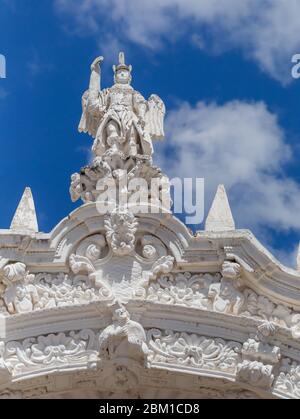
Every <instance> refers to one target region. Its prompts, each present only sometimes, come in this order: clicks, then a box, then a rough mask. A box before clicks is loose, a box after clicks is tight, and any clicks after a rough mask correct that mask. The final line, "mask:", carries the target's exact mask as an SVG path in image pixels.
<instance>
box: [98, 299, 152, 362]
mask: <svg viewBox="0 0 300 419" xmlns="http://www.w3.org/2000/svg"><path fill="white" fill-rule="evenodd" d="M112 320H113V323H112V324H111V325H110V326H108V327H107V328H106V329H104V330H103V332H102V333H101V334H100V337H99V353H100V357H101V358H102V359H105V360H109V361H114V360H116V359H118V358H123V357H125V358H128V359H132V360H133V361H135V362H140V363H143V364H145V363H146V360H147V355H148V347H147V344H146V334H145V331H144V329H143V327H142V326H141V325H140V324H139V323H137V322H135V321H133V320H131V319H130V315H129V313H128V311H127V310H126V309H125V307H124V306H122V305H121V304H116V306H115V308H114V311H113V317H112Z"/></svg>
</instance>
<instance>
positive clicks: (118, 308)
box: [112, 301, 130, 322]
mask: <svg viewBox="0 0 300 419" xmlns="http://www.w3.org/2000/svg"><path fill="white" fill-rule="evenodd" d="M129 317H130V316H129V313H128V311H127V310H126V308H125V307H124V306H123V305H122V304H120V303H119V302H118V301H117V302H116V304H115V305H114V310H113V316H112V319H113V320H114V321H121V322H122V321H123V322H124V321H126V320H128V319H129Z"/></svg>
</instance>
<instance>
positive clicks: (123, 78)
mask: <svg viewBox="0 0 300 419" xmlns="http://www.w3.org/2000/svg"><path fill="white" fill-rule="evenodd" d="M115 81H116V83H120V84H130V83H131V74H130V72H129V71H128V70H126V69H123V68H122V69H120V70H118V71H117V73H116V76H115Z"/></svg>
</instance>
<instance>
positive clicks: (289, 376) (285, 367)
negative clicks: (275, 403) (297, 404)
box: [274, 358, 300, 399]
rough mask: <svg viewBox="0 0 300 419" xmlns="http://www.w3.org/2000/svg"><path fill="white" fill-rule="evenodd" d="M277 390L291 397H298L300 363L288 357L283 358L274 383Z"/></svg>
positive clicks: (299, 393)
mask: <svg viewBox="0 0 300 419" xmlns="http://www.w3.org/2000/svg"><path fill="white" fill-rule="evenodd" d="M274 387H275V388H276V390H279V391H281V392H283V393H285V394H287V395H289V396H291V397H294V398H297V399H299V398H300V365H299V363H297V362H295V361H292V360H291V359H289V358H284V359H283V360H282V364H281V367H280V373H279V376H278V378H277V380H276V382H275V384H274Z"/></svg>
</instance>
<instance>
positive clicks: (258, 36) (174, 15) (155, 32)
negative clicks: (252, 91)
mask: <svg viewBox="0 0 300 419" xmlns="http://www.w3.org/2000/svg"><path fill="white" fill-rule="evenodd" d="M55 4H56V8H57V10H58V11H59V12H60V13H61V14H62V15H66V14H67V15H71V16H72V17H73V18H75V21H76V30H77V31H79V32H81V33H87V32H89V33H94V34H95V35H96V36H99V33H101V34H102V36H103V37H105V33H108V32H109V34H110V35H109V36H110V42H112V40H111V35H112V34H114V37H115V39H116V41H115V42H116V45H117V44H118V43H119V42H121V43H122V41H123V40H124V39H126V40H130V41H132V42H135V43H137V44H140V45H143V46H145V47H147V48H149V49H157V48H161V47H162V46H163V45H164V42H165V41H168V42H170V41H174V40H176V39H177V38H178V37H180V36H181V35H182V34H183V33H185V34H189V35H190V40H191V42H193V43H194V44H195V45H198V46H199V47H200V48H201V49H205V50H207V51H214V52H216V51H219V52H220V51H222V50H224V48H225V49H228V48H240V49H242V51H243V52H244V54H245V55H246V56H247V57H250V58H252V59H254V60H255V61H256V62H257V63H258V65H259V66H260V68H261V69H262V70H263V71H265V72H267V73H268V74H269V75H271V76H272V77H274V78H275V79H277V80H280V81H281V82H282V83H286V82H288V81H291V76H290V69H291V63H290V61H291V57H292V55H293V54H295V53H298V52H300V38H299V36H298V33H299V31H300V19H299V16H300V2H299V0H242V1H241V0H226V1H224V0H223V1H222V0H184V1H183V0H143V1H141V0H80V1H79V0H56V2H55ZM72 27H73V28H74V25H72ZM205 33H206V34H207V33H208V34H209V41H208V40H205ZM206 38H207V37H206ZM104 45H105V43H104ZM114 52H115V51H114Z"/></svg>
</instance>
